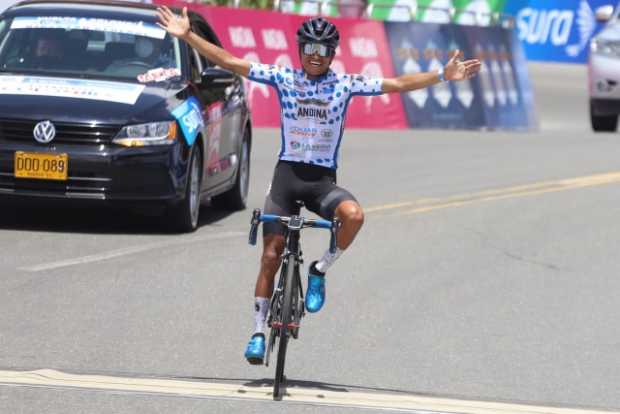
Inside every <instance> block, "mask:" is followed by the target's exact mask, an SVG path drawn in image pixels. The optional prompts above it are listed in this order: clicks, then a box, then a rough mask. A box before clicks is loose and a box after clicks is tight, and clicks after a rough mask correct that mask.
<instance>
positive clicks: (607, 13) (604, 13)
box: [596, 4, 614, 22]
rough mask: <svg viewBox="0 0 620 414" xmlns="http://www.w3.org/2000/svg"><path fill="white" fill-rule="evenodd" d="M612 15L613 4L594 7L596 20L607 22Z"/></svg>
mask: <svg viewBox="0 0 620 414" xmlns="http://www.w3.org/2000/svg"><path fill="white" fill-rule="evenodd" d="M613 15H614V6H612V5H611V4H607V5H605V6H601V7H599V8H597V9H596V20H597V21H599V22H607V21H609V19H611V17H612V16H613Z"/></svg>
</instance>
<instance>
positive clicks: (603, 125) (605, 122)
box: [590, 108, 618, 132]
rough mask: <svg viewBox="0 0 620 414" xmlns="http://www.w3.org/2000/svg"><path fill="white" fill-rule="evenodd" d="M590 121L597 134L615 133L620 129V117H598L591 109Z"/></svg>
mask: <svg viewBox="0 0 620 414" xmlns="http://www.w3.org/2000/svg"><path fill="white" fill-rule="evenodd" d="M590 121H591V123H592V129H593V130H594V131H595V132H615V131H616V130H617V129H618V115H611V116H598V115H595V114H594V111H593V110H592V108H590Z"/></svg>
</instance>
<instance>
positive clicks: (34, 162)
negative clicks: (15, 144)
mask: <svg viewBox="0 0 620 414" xmlns="http://www.w3.org/2000/svg"><path fill="white" fill-rule="evenodd" d="M68 165H69V156H68V155H67V154H45V153H38V152H24V151H16V152H15V177H17V178H34V179H39V180H62V181H66V180H67V170H68Z"/></svg>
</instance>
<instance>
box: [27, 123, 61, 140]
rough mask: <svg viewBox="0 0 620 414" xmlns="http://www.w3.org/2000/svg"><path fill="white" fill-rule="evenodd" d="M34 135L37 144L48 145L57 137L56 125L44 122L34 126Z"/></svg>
mask: <svg viewBox="0 0 620 414" xmlns="http://www.w3.org/2000/svg"><path fill="white" fill-rule="evenodd" d="M32 135H33V136H34V139H36V140H37V142H40V143H41V144H47V143H49V142H51V141H52V140H53V139H54V137H55V136H56V128H55V127H54V124H52V121H42V122H39V123H38V124H36V125H35V126H34V131H32Z"/></svg>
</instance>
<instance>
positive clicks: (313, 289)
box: [305, 261, 325, 313]
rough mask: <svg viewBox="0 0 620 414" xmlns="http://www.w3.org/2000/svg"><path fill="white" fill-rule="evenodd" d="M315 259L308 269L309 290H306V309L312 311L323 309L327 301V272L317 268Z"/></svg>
mask: <svg viewBox="0 0 620 414" xmlns="http://www.w3.org/2000/svg"><path fill="white" fill-rule="evenodd" d="M316 264H317V262H316V261H314V262H312V264H311V265H310V269H309V270H308V290H307V291H306V301H305V302H306V309H307V310H308V312H310V313H315V312H318V311H320V310H321V308H322V307H323V304H324V303H325V273H321V272H319V271H318V270H316V267H315V266H316Z"/></svg>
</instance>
